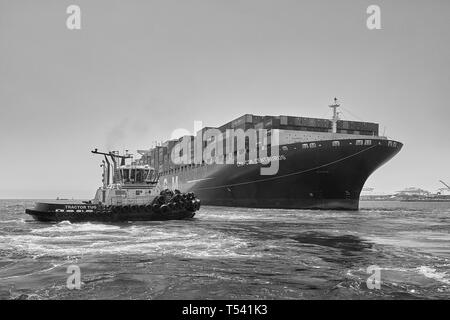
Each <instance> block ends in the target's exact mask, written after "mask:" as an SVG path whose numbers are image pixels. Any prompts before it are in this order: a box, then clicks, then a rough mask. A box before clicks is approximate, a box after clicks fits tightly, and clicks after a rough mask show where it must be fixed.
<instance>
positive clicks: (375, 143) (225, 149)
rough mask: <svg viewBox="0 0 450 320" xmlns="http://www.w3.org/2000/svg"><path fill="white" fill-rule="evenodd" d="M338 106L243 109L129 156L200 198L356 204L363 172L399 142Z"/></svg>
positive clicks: (164, 182)
mask: <svg viewBox="0 0 450 320" xmlns="http://www.w3.org/2000/svg"><path fill="white" fill-rule="evenodd" d="M339 106H340V105H339V104H338V102H337V100H336V99H335V101H334V104H332V105H330V106H329V107H330V108H331V109H332V112H333V115H332V117H331V118H330V119H318V118H306V117H294V116H283V115H281V116H260V115H254V114H245V115H243V116H241V117H239V118H237V119H235V120H233V121H230V122H228V123H226V124H224V125H222V126H220V127H216V128H213V127H205V128H202V129H201V130H199V131H198V132H197V133H196V135H195V136H184V137H181V138H179V139H175V140H168V141H166V142H164V143H160V144H159V145H157V146H155V147H154V148H151V149H149V150H138V152H139V153H140V155H141V157H140V159H137V160H135V161H136V163H138V164H141V165H149V166H151V167H153V168H155V170H156V171H157V174H158V176H159V180H158V184H159V188H161V189H166V188H169V189H179V190H181V191H182V192H194V193H195V194H196V195H197V196H198V197H199V198H200V199H201V200H202V203H203V204H205V205H217V206H237V207H255V208H296V209H342V210H358V208H359V197H360V192H361V190H362V188H363V186H364V183H365V181H366V180H367V178H368V177H369V176H370V175H371V174H372V173H373V172H374V171H375V170H376V169H377V168H379V167H380V166H382V165H383V164H384V163H386V162H387V161H388V160H390V159H391V158H392V157H393V156H394V155H396V154H397V153H398V152H399V151H400V149H401V148H402V146H403V144H402V143H400V142H399V141H394V140H391V139H388V138H387V137H384V136H380V135H379V125H378V124H377V123H369V122H357V121H346V120H341V119H340V112H338V111H337V110H338V108H339ZM211 132H212V133H211ZM236 132H241V133H243V136H244V141H245V143H239V142H237V140H238V139H237V138H238V137H237V136H238V135H237V134H236ZM230 134H231V139H230ZM233 134H234V136H233ZM252 135H253V136H252ZM255 135H256V139H255V137H254V136H255ZM225 139H228V140H227V141H230V143H224V142H223V141H225ZM219 142H221V143H219ZM180 145H184V146H185V147H184V148H182V147H180ZM198 146H200V147H199V148H200V151H199V148H198ZM211 146H214V147H211ZM180 149H181V150H180ZM189 151H190V152H189ZM180 159H182V160H183V161H180ZM274 162H276V163H274ZM271 165H272V166H273V167H275V169H276V170H275V171H273V172H272V173H270V174H263V171H264V170H266V171H267V170H269V167H270V166H271Z"/></svg>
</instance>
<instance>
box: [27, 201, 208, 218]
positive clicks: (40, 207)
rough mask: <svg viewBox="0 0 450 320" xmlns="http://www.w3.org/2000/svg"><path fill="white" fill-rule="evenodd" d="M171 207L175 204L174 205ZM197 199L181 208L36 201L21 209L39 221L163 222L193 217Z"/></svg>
mask: <svg viewBox="0 0 450 320" xmlns="http://www.w3.org/2000/svg"><path fill="white" fill-rule="evenodd" d="M174 206H175V205H174ZM199 206H200V202H199V200H194V202H193V203H191V205H188V206H186V207H182V206H181V205H179V204H178V205H177V207H176V208H175V207H173V208H172V207H170V206H169V205H168V206H167V207H164V208H163V209H161V207H158V208H154V207H153V206H152V205H147V206H144V205H141V206H108V207H106V206H102V205H96V204H89V203H87V204H86V203H62V202H38V203H36V205H35V208H33V209H26V210H25V212H26V213H27V214H29V215H31V216H32V217H33V218H34V219H35V220H38V221H43V222H52V221H53V222H58V221H70V222H86V221H94V222H126V221H163V220H182V219H190V218H192V217H194V215H195V212H196V211H197V210H198V209H199Z"/></svg>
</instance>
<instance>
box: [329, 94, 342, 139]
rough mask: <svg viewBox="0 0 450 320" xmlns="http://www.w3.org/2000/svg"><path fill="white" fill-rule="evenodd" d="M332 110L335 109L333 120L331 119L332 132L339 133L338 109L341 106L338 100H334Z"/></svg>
mask: <svg viewBox="0 0 450 320" xmlns="http://www.w3.org/2000/svg"><path fill="white" fill-rule="evenodd" d="M329 107H330V108H332V109H333V118H331V124H332V132H333V133H336V132H337V122H338V120H339V112H338V111H337V108H339V107H340V104H338V100H337V98H334V104H332V105H329Z"/></svg>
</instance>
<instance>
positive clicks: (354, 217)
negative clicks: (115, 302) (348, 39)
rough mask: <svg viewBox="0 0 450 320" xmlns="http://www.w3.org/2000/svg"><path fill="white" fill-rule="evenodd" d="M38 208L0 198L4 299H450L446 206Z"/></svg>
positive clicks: (0, 295) (449, 208)
mask: <svg viewBox="0 0 450 320" xmlns="http://www.w3.org/2000/svg"><path fill="white" fill-rule="evenodd" d="M33 203H34V201H32V200H0V299H449V298H450V203H408V202H361V210H360V211H358V212H345V211H313V210H272V209H248V208H227V207H207V206H203V207H202V208H201V210H200V212H199V213H197V215H196V216H195V218H194V219H192V220H188V221H165V222H132V223H123V224H101V223H73V224H71V223H69V222H61V223H55V224H49V223H42V222H36V221H33V220H31V219H30V218H29V217H28V216H27V215H26V214H25V213H24V209H25V208H26V207H32V206H33ZM74 265H75V266H78V267H79V270H80V279H81V284H80V289H73V290H71V289H69V288H68V287H67V279H68V277H69V276H70V274H69V273H67V271H68V268H69V267H70V266H74ZM370 266H376V267H373V268H377V269H376V270H378V271H379V276H380V277H379V280H380V286H379V289H377V288H376V287H375V288H374V287H373V286H368V285H367V281H368V278H369V277H372V278H370V279H369V282H370V283H373V279H374V278H373V277H374V276H376V274H372V273H370V272H369V273H368V268H369V267H370ZM369 287H371V289H369Z"/></svg>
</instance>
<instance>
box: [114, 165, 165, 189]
mask: <svg viewBox="0 0 450 320" xmlns="http://www.w3.org/2000/svg"><path fill="white" fill-rule="evenodd" d="M117 169H118V173H119V180H120V182H121V184H122V185H128V186H129V185H135V184H156V183H157V182H158V175H157V174H156V173H155V170H154V169H153V168H152V167H150V166H149V165H134V164H130V165H121V166H119V167H118V168H117Z"/></svg>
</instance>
